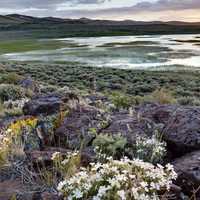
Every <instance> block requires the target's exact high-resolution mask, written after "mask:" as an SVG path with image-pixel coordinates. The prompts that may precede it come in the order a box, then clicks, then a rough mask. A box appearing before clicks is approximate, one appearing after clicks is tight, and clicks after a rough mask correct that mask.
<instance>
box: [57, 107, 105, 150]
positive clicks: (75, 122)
mask: <svg viewBox="0 0 200 200" xmlns="http://www.w3.org/2000/svg"><path fill="white" fill-rule="evenodd" d="M106 120H107V119H106V116H105V115H104V113H102V112H101V111H100V110H98V109H97V108H95V107H92V106H80V107H79V108H78V109H75V110H72V111H71V112H70V113H69V114H68V116H67V117H66V118H65V119H64V122H63V123H62V125H61V126H60V127H59V128H58V129H57V130H56V132H55V138H56V141H57V143H58V144H60V145H62V146H64V147H66V148H69V149H78V150H79V149H80V148H81V147H86V146H89V144H90V143H91V141H92V140H93V139H94V137H95V135H94V134H93V133H91V129H93V130H94V129H95V131H96V132H99V131H100V130H101V129H102V126H103V123H104V122H105V121H106Z"/></svg>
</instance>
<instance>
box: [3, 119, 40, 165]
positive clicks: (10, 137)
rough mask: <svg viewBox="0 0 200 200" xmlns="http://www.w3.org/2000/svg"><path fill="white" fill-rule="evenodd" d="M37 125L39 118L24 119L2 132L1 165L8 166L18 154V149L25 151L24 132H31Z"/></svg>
mask: <svg viewBox="0 0 200 200" xmlns="http://www.w3.org/2000/svg"><path fill="white" fill-rule="evenodd" d="M36 124H37V118H27V119H22V120H18V121H16V122H14V123H12V124H10V126H9V127H8V129H7V130H4V131H2V135H1V137H0V165H3V164H7V163H8V162H9V161H8V160H9V158H12V156H13V155H14V154H15V153H16V152H15V151H16V149H17V150H19V149H20V150H21V149H23V142H22V138H21V136H22V132H23V131H24V130H30V131H31V130H32V129H33V128H34V127H35V126H36ZM30 131H28V132H30Z"/></svg>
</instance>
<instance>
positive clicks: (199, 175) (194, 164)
mask: <svg viewBox="0 0 200 200" xmlns="http://www.w3.org/2000/svg"><path fill="white" fill-rule="evenodd" d="M172 164H173V165H174V169H175V171H176V173H177V174H178V178H177V180H176V184H177V185H178V186H180V187H181V188H182V190H183V191H184V193H186V194H187V195H189V196H191V195H194V194H195V196H194V198H191V199H195V197H196V198H197V199H200V151H195V152H193V153H190V154H187V155H185V156H183V157H181V158H178V159H176V160H175V161H174V162H172ZM195 191H196V193H195ZM193 192H194V193H193Z"/></svg>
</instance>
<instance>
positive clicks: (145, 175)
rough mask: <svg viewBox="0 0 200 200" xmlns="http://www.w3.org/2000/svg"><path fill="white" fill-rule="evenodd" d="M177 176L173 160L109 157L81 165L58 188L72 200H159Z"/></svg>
mask: <svg viewBox="0 0 200 200" xmlns="http://www.w3.org/2000/svg"><path fill="white" fill-rule="evenodd" d="M176 176H177V175H176V173H175V172H174V169H173V167H172V166H171V165H169V164H168V165H166V166H165V167H163V166H161V165H157V166H156V167H155V166H154V165H153V164H150V163H146V162H143V161H141V160H138V159H135V160H129V159H128V158H123V159H122V160H113V159H112V158H109V159H108V161H107V163H104V164H101V163H93V164H91V165H90V167H89V168H81V169H80V171H79V172H78V173H76V174H75V175H74V176H72V177H71V178H68V179H66V180H64V181H62V182H60V183H59V185H58V187H57V189H58V191H59V192H61V193H62V194H63V195H64V196H65V197H66V198H67V199H68V200H76V199H79V200H83V199H92V200H110V199H113V200H119V199H121V200H126V199H133V200H144V199H145V200H148V199H149V200H157V199H159V196H158V192H161V191H162V190H163V191H165V190H169V189H170V185H171V183H172V180H173V179H176Z"/></svg>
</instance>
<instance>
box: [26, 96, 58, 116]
mask: <svg viewBox="0 0 200 200" xmlns="http://www.w3.org/2000/svg"><path fill="white" fill-rule="evenodd" d="M61 104H62V100H61V97H60V96H58V95H46V96H39V97H35V98H33V99H32V100H30V101H29V102H27V103H25V105H24V107H23V112H24V114H25V115H33V116H36V115H40V114H44V115H50V114H53V113H56V112H59V110H60V106H61Z"/></svg>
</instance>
